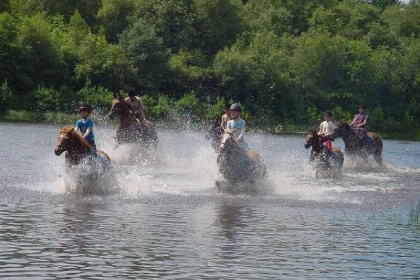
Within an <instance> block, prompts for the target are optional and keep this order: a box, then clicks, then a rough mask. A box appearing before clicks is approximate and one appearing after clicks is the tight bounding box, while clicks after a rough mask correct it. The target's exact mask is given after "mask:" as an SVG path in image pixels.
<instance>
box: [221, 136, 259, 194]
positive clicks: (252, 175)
mask: <svg viewBox="0 0 420 280" xmlns="http://www.w3.org/2000/svg"><path fill="white" fill-rule="evenodd" d="M233 134H234V130H225V131H224V133H223V134H222V138H221V141H220V147H219V154H218V158H217V161H218V165H219V171H220V173H221V174H222V175H223V177H224V178H225V179H226V180H227V181H228V182H229V184H230V185H231V186H232V188H233V187H240V184H243V183H254V182H255V180H258V179H264V178H265V177H266V175H267V169H266V165H265V163H264V161H263V159H262V158H261V156H260V155H259V154H258V153H257V152H256V151H254V150H245V149H243V148H242V147H240V146H239V145H238V143H237V142H236V141H235V139H234V138H233ZM230 191H235V190H234V189H230Z"/></svg>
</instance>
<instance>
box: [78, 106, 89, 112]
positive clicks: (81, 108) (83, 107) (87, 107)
mask: <svg viewBox="0 0 420 280" xmlns="http://www.w3.org/2000/svg"><path fill="white" fill-rule="evenodd" d="M83 109H87V110H88V111H89V112H92V106H90V105H89V104H83V105H82V106H80V108H79V112H80V111H82V110H83Z"/></svg>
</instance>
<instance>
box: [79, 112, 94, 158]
mask: <svg viewBox="0 0 420 280" xmlns="http://www.w3.org/2000/svg"><path fill="white" fill-rule="evenodd" d="M79 113H80V117H81V119H79V120H78V121H77V122H76V130H77V131H78V132H79V133H80V134H81V135H82V137H83V138H85V139H86V141H87V142H88V143H89V144H90V145H91V146H92V149H93V150H96V143H95V136H94V134H93V125H94V122H93V120H92V119H91V118H90V117H89V116H90V114H91V113H92V106H91V105H89V104H83V105H82V106H80V108H79Z"/></svg>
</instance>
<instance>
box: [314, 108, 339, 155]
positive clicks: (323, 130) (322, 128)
mask: <svg viewBox="0 0 420 280" xmlns="http://www.w3.org/2000/svg"><path fill="white" fill-rule="evenodd" d="M331 117H332V113H331V111H330V110H326V111H325V112H324V121H323V122H322V123H321V124H320V125H319V132H318V135H320V136H321V142H322V143H323V142H325V143H326V145H327V149H328V150H329V151H331V150H332V143H331V136H332V134H334V129H335V128H336V126H335V124H334V123H333V122H332V121H331Z"/></svg>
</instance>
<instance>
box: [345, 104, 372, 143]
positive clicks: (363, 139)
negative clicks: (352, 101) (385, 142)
mask: <svg viewBox="0 0 420 280" xmlns="http://www.w3.org/2000/svg"><path fill="white" fill-rule="evenodd" d="M365 110H366V106H365V105H363V104H362V105H360V106H359V113H358V114H356V115H354V119H353V121H352V122H351V123H350V126H351V127H354V128H355V129H356V131H357V134H358V136H359V138H360V145H361V146H363V143H366V144H367V145H368V146H370V145H372V141H371V140H370V138H369V137H367V122H368V119H369V117H368V115H367V114H366V112H365Z"/></svg>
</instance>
